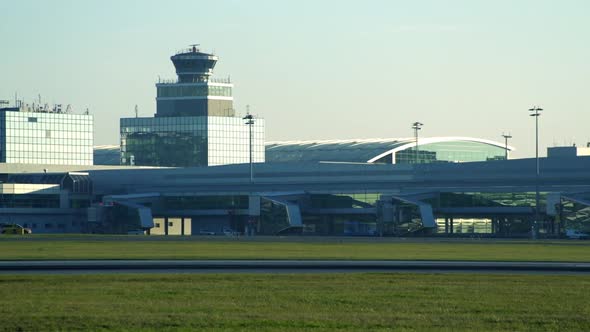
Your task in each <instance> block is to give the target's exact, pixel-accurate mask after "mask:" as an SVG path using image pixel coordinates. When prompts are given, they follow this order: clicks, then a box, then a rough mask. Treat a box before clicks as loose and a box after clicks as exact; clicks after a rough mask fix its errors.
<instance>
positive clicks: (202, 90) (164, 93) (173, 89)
mask: <svg viewBox="0 0 590 332" xmlns="http://www.w3.org/2000/svg"><path fill="white" fill-rule="evenodd" d="M157 88H158V98H171V97H172V98H173V97H207V96H216V97H231V96H232V87H231V85H229V84H224V85H220V84H215V83H195V84H190V83H189V84H158V85H157Z"/></svg>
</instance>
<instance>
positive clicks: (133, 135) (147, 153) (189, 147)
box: [120, 45, 264, 167]
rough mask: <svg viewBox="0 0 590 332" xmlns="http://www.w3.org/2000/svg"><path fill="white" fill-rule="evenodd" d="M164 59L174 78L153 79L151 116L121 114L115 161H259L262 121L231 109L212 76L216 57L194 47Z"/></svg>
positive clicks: (228, 93) (228, 88) (223, 82)
mask: <svg viewBox="0 0 590 332" xmlns="http://www.w3.org/2000/svg"><path fill="white" fill-rule="evenodd" d="M191 46H192V47H191V48H190V49H188V50H184V51H181V52H178V53H176V54H175V55H173V56H172V57H171V58H170V59H171V60H172V63H173V64H174V67H175V69H176V75H177V76H178V78H177V79H174V80H161V79H160V80H158V83H156V88H157V90H158V94H157V97H156V114H155V117H137V116H136V117H135V118H122V119H121V120H120V133H121V165H136V166H166V167H193V166H215V165H226V164H241V163H248V162H249V156H250V148H249V145H250V144H249V143H250V129H251V130H252V131H251V132H252V139H251V142H252V161H253V162H255V163H259V162H264V119H261V118H256V119H255V121H253V123H252V127H251V128H250V127H249V125H247V124H246V121H245V120H244V119H242V117H241V116H236V114H235V110H234V108H233V97H232V89H233V84H231V82H230V80H229V78H228V79H215V78H213V77H212V75H213V68H214V67H215V64H216V63H217V60H218V57H217V56H215V55H213V54H209V53H204V52H201V51H200V50H199V49H198V48H197V45H191Z"/></svg>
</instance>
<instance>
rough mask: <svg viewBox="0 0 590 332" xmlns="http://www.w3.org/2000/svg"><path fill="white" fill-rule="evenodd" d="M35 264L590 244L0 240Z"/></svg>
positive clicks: (475, 253) (582, 256) (486, 254)
mask: <svg viewBox="0 0 590 332" xmlns="http://www.w3.org/2000/svg"><path fill="white" fill-rule="evenodd" d="M32 259H353V260H355V259H356V260H361V259H376V260H381V259H392V260H397V259H401V260H406V259H407V260H414V259H417V260H489V261H493V260H496V261H576V262H588V261H590V241H539V242H529V241H494V240H476V241H470V240H458V241H451V242H448V241H445V242H434V241H424V240H410V241H405V240H387V241H379V240H375V241H371V239H369V240H366V241H358V240H347V239H334V238H331V239H323V240H322V239H318V238H314V239H309V240H306V239H301V238H287V239H280V238H270V239H269V238H266V239H262V238H261V239H255V240H246V239H242V240H235V239H217V238H212V239H211V238H209V239H207V238H163V237H159V238H158V237H109V236H107V237H100V236H93V237H71V238H68V237H57V238H50V237H40V238H31V237H25V238H18V237H4V238H0V260H32Z"/></svg>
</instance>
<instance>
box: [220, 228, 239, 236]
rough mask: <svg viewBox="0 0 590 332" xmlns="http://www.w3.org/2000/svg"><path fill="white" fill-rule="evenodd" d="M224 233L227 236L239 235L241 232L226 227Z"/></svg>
mask: <svg viewBox="0 0 590 332" xmlns="http://www.w3.org/2000/svg"><path fill="white" fill-rule="evenodd" d="M223 234H224V235H225V236H239V235H240V233H238V232H236V231H234V230H233V229H231V228H227V227H224V228H223Z"/></svg>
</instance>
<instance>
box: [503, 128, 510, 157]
mask: <svg viewBox="0 0 590 332" xmlns="http://www.w3.org/2000/svg"><path fill="white" fill-rule="evenodd" d="M502 137H504V159H506V160H508V139H509V138H512V136H511V135H510V133H508V134H504V133H502Z"/></svg>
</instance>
